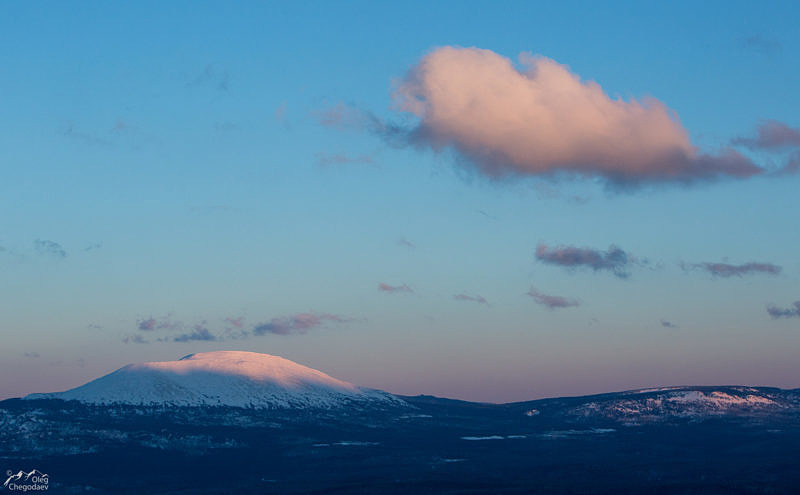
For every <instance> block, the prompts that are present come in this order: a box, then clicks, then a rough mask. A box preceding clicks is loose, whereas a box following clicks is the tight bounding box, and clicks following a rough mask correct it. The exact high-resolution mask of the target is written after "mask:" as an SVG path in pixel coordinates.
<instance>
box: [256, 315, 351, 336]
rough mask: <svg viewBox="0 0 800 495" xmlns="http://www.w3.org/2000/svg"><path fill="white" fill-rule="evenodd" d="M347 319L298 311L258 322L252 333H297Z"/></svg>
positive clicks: (347, 319)
mask: <svg viewBox="0 0 800 495" xmlns="http://www.w3.org/2000/svg"><path fill="white" fill-rule="evenodd" d="M348 321H350V318H346V317H344V316H339V315H334V314H330V313H298V314H295V315H292V316H284V317H281V318H273V319H271V320H269V321H267V322H264V323H259V324H257V325H256V326H255V327H253V334H254V335H266V334H268V333H271V334H275V335H297V334H304V333H307V332H308V331H309V330H312V329H314V328H317V327H320V326H322V325H324V324H325V323H329V322H330V323H344V322H348Z"/></svg>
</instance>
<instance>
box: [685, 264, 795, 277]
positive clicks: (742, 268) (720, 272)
mask: <svg viewBox="0 0 800 495" xmlns="http://www.w3.org/2000/svg"><path fill="white" fill-rule="evenodd" d="M681 268H683V269H684V270H685V271H688V270H702V271H705V272H708V273H710V274H711V275H712V276H714V277H721V278H730V277H742V276H744V275H754V274H759V273H763V274H766V275H778V274H780V273H781V270H782V268H781V267H780V266H778V265H774V264H772V263H759V262H755V261H751V262H749V263H744V264H741V265H732V264H729V263H712V262H702V263H688V264H687V263H681Z"/></svg>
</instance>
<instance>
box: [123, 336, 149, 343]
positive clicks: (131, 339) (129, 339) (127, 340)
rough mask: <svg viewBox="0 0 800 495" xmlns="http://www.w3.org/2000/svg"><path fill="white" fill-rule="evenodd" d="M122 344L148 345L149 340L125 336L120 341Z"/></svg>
mask: <svg viewBox="0 0 800 495" xmlns="http://www.w3.org/2000/svg"><path fill="white" fill-rule="evenodd" d="M122 342H124V343H126V344H149V343H150V341H149V340H147V339H145V338H144V337H142V336H141V335H139V334H133V335H126V336H125V337H124V338H123V339H122Z"/></svg>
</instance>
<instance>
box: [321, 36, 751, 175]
mask: <svg viewBox="0 0 800 495" xmlns="http://www.w3.org/2000/svg"><path fill="white" fill-rule="evenodd" d="M518 61H519V65H518V66H515V65H514V63H513V62H512V61H511V60H510V59H508V58H506V57H503V56H501V55H498V54H497V53H494V52H492V51H490V50H482V49H478V48H460V47H452V46H445V47H441V48H437V49H435V50H433V51H432V52H431V53H429V54H428V55H426V56H425V57H423V58H422V59H421V60H420V61H419V63H417V64H416V65H415V66H413V67H412V68H411V69H410V70H409V71H408V73H407V74H406V76H405V77H404V78H402V79H401V80H399V81H397V83H396V85H395V88H394V92H393V95H392V96H393V100H394V102H395V105H396V108H397V109H399V110H400V111H403V112H406V113H408V114H411V115H413V116H414V117H416V118H417V119H418V122H417V124H416V126H414V127H413V128H410V129H408V130H407V132H406V136H405V138H406V144H408V145H414V146H418V147H423V148H429V149H432V150H434V151H441V150H444V149H452V150H454V151H455V152H456V153H458V154H459V155H460V156H461V157H463V158H464V159H465V161H466V163H469V164H471V165H473V166H474V167H475V168H476V169H477V170H478V171H479V172H480V173H482V174H483V175H486V176H488V177H494V178H497V177H503V176H508V175H551V174H553V173H566V174H571V175H579V176H594V177H601V178H604V179H605V180H607V181H608V182H609V183H612V184H616V185H636V184H639V183H648V182H649V183H657V182H683V183H687V182H693V181H697V180H703V179H704V180H710V179H719V178H724V177H731V178H746V177H750V176H753V175H758V174H761V173H763V172H764V170H763V169H762V168H761V167H759V166H757V165H756V164H754V163H753V162H752V161H751V160H750V159H749V158H747V157H746V156H744V155H742V154H741V153H739V152H737V151H736V150H734V149H732V148H726V149H722V150H720V151H719V152H718V153H713V154H712V153H705V152H702V151H700V150H698V149H697V148H696V147H695V146H694V145H692V143H691V142H690V140H689V137H688V133H687V132H686V130H685V129H684V128H683V126H682V125H681V124H680V122H679V121H678V118H677V115H676V114H675V112H674V111H672V110H670V109H669V108H668V107H667V106H666V105H664V104H663V103H662V102H660V101H658V100H656V99H654V98H645V99H643V100H642V101H637V100H630V101H625V100H622V99H612V98H610V97H609V96H608V95H607V94H606V93H605V92H604V91H603V89H602V88H601V87H600V85H599V84H597V83H595V82H593V81H584V80H581V78H580V77H579V76H578V75H577V74H574V73H573V72H571V71H570V69H569V68H568V67H567V66H565V65H562V64H559V63H558V62H556V61H554V60H551V59H549V58H546V57H542V56H538V55H531V54H528V53H523V54H521V55H520V56H519V60H518ZM323 123H326V124H327V125H331V126H337V127H357V126H361V127H366V128H368V129H370V130H372V131H374V132H377V133H379V134H383V135H385V136H389V137H391V138H392V139H393V140H395V141H396V140H397V137H396V135H395V134H397V132H395V131H397V129H393V128H392V127H391V126H389V125H388V124H386V123H383V122H380V121H378V120H377V119H376V118H375V117H374V116H372V115H370V114H368V113H366V112H359V111H357V110H355V109H353V108H351V107H346V106H338V107H334V108H333V109H331V110H330V111H329V112H328V114H326V116H325V119H323Z"/></svg>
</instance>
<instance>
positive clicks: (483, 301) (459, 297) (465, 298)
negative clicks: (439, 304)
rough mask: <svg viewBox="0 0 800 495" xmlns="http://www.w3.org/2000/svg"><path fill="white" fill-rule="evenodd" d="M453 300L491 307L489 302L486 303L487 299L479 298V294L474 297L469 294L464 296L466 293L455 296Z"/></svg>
mask: <svg viewBox="0 0 800 495" xmlns="http://www.w3.org/2000/svg"><path fill="white" fill-rule="evenodd" d="M453 299H455V300H456V301H469V302H475V303H478V304H485V305H487V306H488V305H489V302H488V301H486V299H484V297H483V296H479V295H478V294H475V295H474V296H471V295H469V294H464V293H461V294H455V295H454V296H453Z"/></svg>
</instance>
